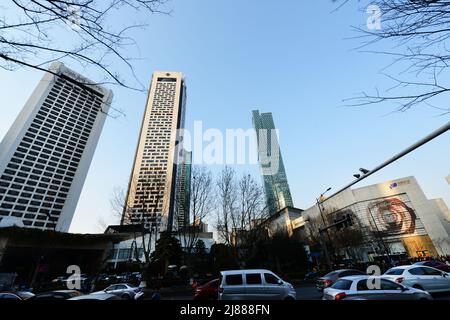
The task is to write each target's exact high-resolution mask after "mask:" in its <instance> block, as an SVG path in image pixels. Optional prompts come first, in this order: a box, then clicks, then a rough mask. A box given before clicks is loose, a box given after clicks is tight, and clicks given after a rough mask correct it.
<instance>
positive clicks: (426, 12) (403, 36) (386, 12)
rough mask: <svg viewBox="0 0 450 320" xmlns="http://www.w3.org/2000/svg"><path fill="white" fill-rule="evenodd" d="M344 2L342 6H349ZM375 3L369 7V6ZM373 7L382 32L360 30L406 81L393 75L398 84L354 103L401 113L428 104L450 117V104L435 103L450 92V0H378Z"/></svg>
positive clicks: (375, 51)
mask: <svg viewBox="0 0 450 320" xmlns="http://www.w3.org/2000/svg"><path fill="white" fill-rule="evenodd" d="M347 2H348V0H346V1H341V5H340V6H342V5H343V4H345V3H347ZM367 4H369V3H367ZM370 5H371V8H376V11H378V12H379V16H378V18H380V21H381V27H380V28H372V29H368V28H356V29H357V30H358V31H359V32H360V33H361V35H362V37H363V38H365V39H366V40H367V41H365V42H364V44H363V47H364V48H367V49H369V50H370V52H373V53H382V54H387V55H389V56H391V57H392V58H393V62H392V64H391V66H392V65H396V66H399V67H400V68H401V69H402V70H403V72H401V75H400V77H398V76H393V75H391V74H389V73H388V74H387V77H388V78H389V79H391V80H392V81H393V83H394V86H393V87H392V88H390V89H389V90H386V93H385V94H383V93H380V92H379V91H378V90H377V91H376V92H375V94H368V93H366V92H363V93H362V95H361V96H359V97H356V98H352V99H348V100H350V101H352V104H353V105H369V104H374V103H381V102H387V103H392V104H396V105H397V106H398V107H397V110H399V111H406V110H409V109H410V108H412V107H414V106H418V105H421V104H425V105H428V106H431V107H433V108H435V109H437V110H440V112H441V114H448V113H450V107H449V106H448V105H444V106H439V105H435V104H434V100H435V98H436V97H438V96H444V95H445V96H447V95H448V94H449V92H450V87H449V84H448V83H447V78H448V74H449V69H448V68H449V66H450V54H449V51H448V41H449V37H450V29H449V28H448V25H449V23H450V2H448V1H438V0H374V1H370ZM382 42H383V43H385V42H386V44H390V45H392V46H393V47H394V49H391V50H388V51H379V50H376V49H375V50H372V49H370V48H371V47H373V46H374V45H376V44H377V43H382Z"/></svg>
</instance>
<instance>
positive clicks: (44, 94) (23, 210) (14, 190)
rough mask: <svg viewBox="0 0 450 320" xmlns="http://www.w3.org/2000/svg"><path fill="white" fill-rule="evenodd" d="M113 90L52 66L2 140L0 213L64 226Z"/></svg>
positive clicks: (34, 225)
mask: <svg viewBox="0 0 450 320" xmlns="http://www.w3.org/2000/svg"><path fill="white" fill-rule="evenodd" d="M112 96H113V94H112V92H111V91H110V90H106V89H104V88H102V87H100V86H98V85H95V84H94V83H93V82H91V81H90V80H88V79H86V78H84V77H83V76H81V75H79V74H77V73H75V72H74V71H72V70H70V69H69V68H67V67H65V66H64V65H63V64H62V63H58V62H56V63H53V64H52V65H51V66H50V69H49V72H47V73H46V74H45V75H44V77H43V78H42V80H41V81H40V82H39V84H38V86H37V87H36V89H35V90H34V92H33V94H32V95H31V97H30V98H29V99H28V101H27V102H26V104H25V106H24V108H23V109H22V111H21V112H20V114H19V116H18V117H17V119H16V120H15V122H14V124H13V125H12V127H11V128H10V129H9V131H8V133H7V134H6V136H5V137H4V139H3V141H2V143H1V144H0V218H2V217H3V218H5V217H8V218H7V219H11V218H13V217H15V218H16V219H17V220H22V222H23V225H25V226H26V227H32V228H39V229H50V230H57V231H62V232H66V231H68V229H69V226H70V223H71V221H72V217H73V215H74V212H75V207H76V205H77V202H78V198H79V196H80V193H81V189H82V187H83V184H84V180H85V178H86V175H87V172H88V169H89V166H90V163H91V160H92V157H93V155H94V151H95V148H96V146H97V142H98V139H99V137H100V133H101V130H102V128H103V124H104V122H105V119H106V114H107V112H108V109H109V106H110V104H111V101H112Z"/></svg>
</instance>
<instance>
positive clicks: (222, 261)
mask: <svg viewBox="0 0 450 320" xmlns="http://www.w3.org/2000/svg"><path fill="white" fill-rule="evenodd" d="M210 256H211V260H212V265H213V271H214V273H215V274H219V273H220V271H223V270H231V269H236V268H237V267H238V265H237V263H236V261H235V259H234V256H233V249H232V248H231V247H230V246H229V245H226V244H224V243H215V244H213V245H212V246H211V249H210Z"/></svg>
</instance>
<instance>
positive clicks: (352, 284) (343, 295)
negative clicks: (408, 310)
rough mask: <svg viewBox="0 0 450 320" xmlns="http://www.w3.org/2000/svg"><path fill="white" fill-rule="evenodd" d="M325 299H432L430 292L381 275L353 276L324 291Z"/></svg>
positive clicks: (342, 279) (340, 280)
mask: <svg viewBox="0 0 450 320" xmlns="http://www.w3.org/2000/svg"><path fill="white" fill-rule="evenodd" d="M322 299H323V300H432V299H433V298H432V297H431V295H430V294H429V293H428V292H425V291H422V290H418V289H414V288H409V287H405V286H403V285H401V284H398V283H395V282H393V281H390V280H387V279H382V278H381V277H370V276H351V277H344V278H341V279H339V280H338V281H336V282H335V283H334V284H333V285H332V286H331V287H329V288H325V289H324V291H323V298H322Z"/></svg>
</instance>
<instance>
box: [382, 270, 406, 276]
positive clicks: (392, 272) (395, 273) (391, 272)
mask: <svg viewBox="0 0 450 320" xmlns="http://www.w3.org/2000/svg"><path fill="white" fill-rule="evenodd" d="M403 271H405V269H389V270H388V271H386V273H385V274H386V275H388V276H399V275H401V274H403Z"/></svg>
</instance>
